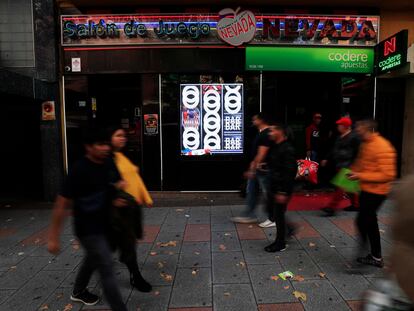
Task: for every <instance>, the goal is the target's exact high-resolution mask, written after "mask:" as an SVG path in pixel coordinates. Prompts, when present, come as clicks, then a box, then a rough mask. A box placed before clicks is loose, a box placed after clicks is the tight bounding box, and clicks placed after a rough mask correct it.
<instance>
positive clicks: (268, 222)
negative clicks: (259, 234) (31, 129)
mask: <svg viewBox="0 0 414 311" xmlns="http://www.w3.org/2000/svg"><path fill="white" fill-rule="evenodd" d="M259 227H260V228H272V227H276V223H275V222H273V221H271V220H269V219H266V220H265V221H264V222H262V223H260V224H259Z"/></svg>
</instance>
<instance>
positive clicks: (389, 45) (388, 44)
mask: <svg viewBox="0 0 414 311" xmlns="http://www.w3.org/2000/svg"><path fill="white" fill-rule="evenodd" d="M395 49H396V38H395V37H393V38H391V39H390V40H388V41H385V43H384V56H388V54H390V53H394V52H395Z"/></svg>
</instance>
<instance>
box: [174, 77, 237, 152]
mask: <svg viewBox="0 0 414 311" xmlns="http://www.w3.org/2000/svg"><path fill="white" fill-rule="evenodd" d="M180 94H181V153H182V154H183V155H186V156H195V155H204V154H234V153H243V84H241V83H231V84H181V85H180Z"/></svg>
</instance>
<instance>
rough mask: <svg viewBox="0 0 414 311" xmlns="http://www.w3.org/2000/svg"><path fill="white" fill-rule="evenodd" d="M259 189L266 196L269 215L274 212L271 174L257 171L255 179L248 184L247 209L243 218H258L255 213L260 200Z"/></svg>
mask: <svg viewBox="0 0 414 311" xmlns="http://www.w3.org/2000/svg"><path fill="white" fill-rule="evenodd" d="M257 188H259V189H260V190H261V191H262V192H263V195H264V196H265V199H266V211H267V213H269V212H270V211H271V210H272V193H271V180H270V172H269V171H261V170H257V171H256V176H255V178H252V179H249V180H248V182H247V207H246V210H245V211H244V213H243V216H245V217H256V215H255V212H254V211H255V209H256V205H257V200H258V198H259V192H258V191H257V190H258V189H257ZM269 215H270V214H269Z"/></svg>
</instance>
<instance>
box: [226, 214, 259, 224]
mask: <svg viewBox="0 0 414 311" xmlns="http://www.w3.org/2000/svg"><path fill="white" fill-rule="evenodd" d="M231 221H232V222H236V223H240V224H251V223H255V222H257V218H255V217H242V216H238V217H232V218H231Z"/></svg>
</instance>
